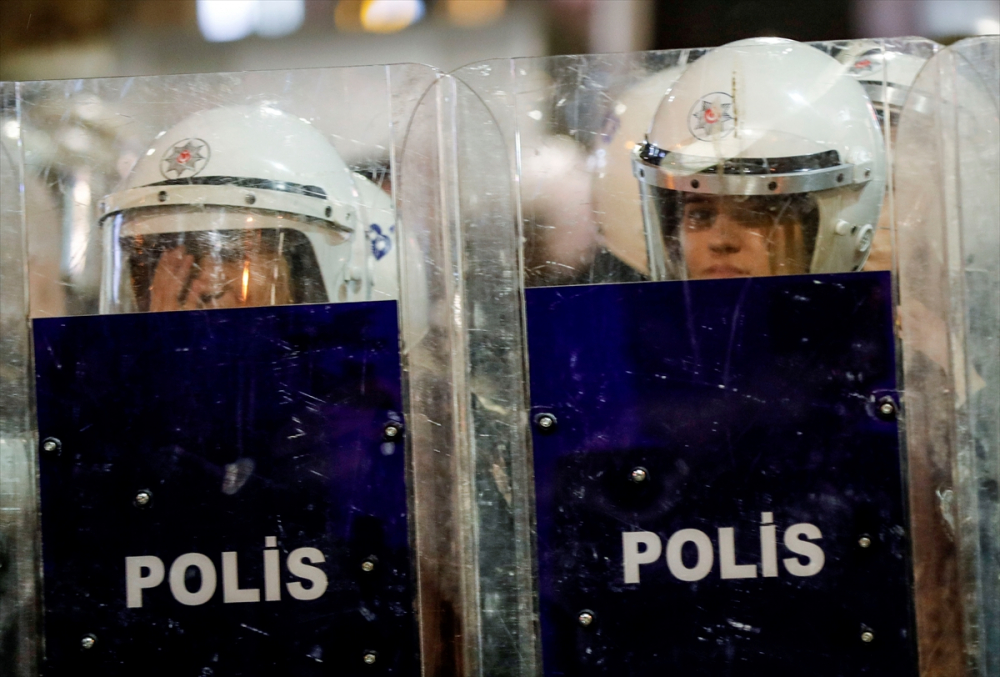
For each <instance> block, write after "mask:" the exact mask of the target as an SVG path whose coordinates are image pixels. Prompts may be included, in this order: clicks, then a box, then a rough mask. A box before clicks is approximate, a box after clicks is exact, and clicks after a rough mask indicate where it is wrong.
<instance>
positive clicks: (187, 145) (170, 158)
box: [160, 139, 211, 179]
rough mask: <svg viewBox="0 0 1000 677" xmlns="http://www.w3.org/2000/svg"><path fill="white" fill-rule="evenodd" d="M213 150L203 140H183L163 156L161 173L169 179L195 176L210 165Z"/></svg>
mask: <svg viewBox="0 0 1000 677" xmlns="http://www.w3.org/2000/svg"><path fill="white" fill-rule="evenodd" d="M209 157H211V150H210V149H209V147H208V144H207V143H206V142H205V141H203V140H201V139H183V140H181V141H178V142H177V143H175V144H174V145H173V146H171V147H170V149H169V150H168V151H167V152H166V153H164V154H163V159H162V160H160V173H161V174H163V176H165V177H167V178H168V179H186V178H189V177H192V176H195V175H196V174H198V173H199V172H201V170H203V169H204V168H205V167H206V166H207V165H208V159H209Z"/></svg>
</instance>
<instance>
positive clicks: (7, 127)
mask: <svg viewBox="0 0 1000 677" xmlns="http://www.w3.org/2000/svg"><path fill="white" fill-rule="evenodd" d="M3 134H4V136H6V137H7V138H8V139H16V138H17V137H19V136H21V123H20V122H18V121H17V120H10V121H8V122H5V123H4V125H3Z"/></svg>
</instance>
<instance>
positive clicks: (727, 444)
mask: <svg viewBox="0 0 1000 677" xmlns="http://www.w3.org/2000/svg"><path fill="white" fill-rule="evenodd" d="M891 298H892V297H891V286H890V278H889V274H888V273H857V274H847V275H826V276H798V277H783V278H781V277H779V278H756V279H739V280H717V281H701V282H688V283H683V282H667V283H643V284H628V285H607V286H603V285H602V286H585V287H572V288H568V287H563V288H536V289H529V290H527V313H528V343H529V349H530V363H531V397H532V406H533V414H534V416H535V435H534V459H535V478H536V479H535V482H536V493H537V509H538V551H539V574H540V595H541V613H542V632H543V635H542V652H543V656H544V663H545V674H546V675H580V674H608V675H611V674H617V675H620V674H635V675H648V674H656V671H664V670H669V671H671V674H674V672H675V671H676V674H699V675H704V674H727V675H728V674H732V675H761V674H767V675H789V676H790V675H803V674H810V675H830V676H833V675H848V674H852V675H853V674H871V675H893V676H899V675H913V674H915V671H916V663H915V653H914V642H913V633H912V630H911V628H912V620H911V619H912V611H911V600H910V594H909V580H908V570H909V565H908V562H909V547H908V540H907V532H906V526H905V525H906V522H905V510H904V499H903V495H904V494H903V490H902V481H901V474H900V466H901V463H900V450H899V444H898V439H897V424H896V420H895V418H896V416H895V415H896V410H897V406H898V405H897V400H896V399H895V398H896V394H895V388H896V385H895V369H896V367H895V358H894V338H893V325H892V312H891V307H892V306H891ZM545 414H549V415H550V416H548V417H546V416H545ZM664 674H666V673H664Z"/></svg>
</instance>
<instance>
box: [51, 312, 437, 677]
mask: <svg viewBox="0 0 1000 677" xmlns="http://www.w3.org/2000/svg"><path fill="white" fill-rule="evenodd" d="M396 312H397V311H396V303H395V302H392V301H382V302H373V303H355V304H346V305H304V306H287V307H279V308H273V307H271V308H267V307H262V308H250V309H240V310H216V311H207V312H204V311H202V312H186V313H177V312H173V313H145V314H137V315H117V316H90V317H71V318H57V319H42V320H36V321H35V323H34V343H35V347H36V364H37V394H38V425H39V439H40V440H41V443H40V452H39V453H40V454H41V490H42V503H41V505H42V514H43V518H42V521H43V524H42V535H43V562H44V586H45V587H44V592H45V631H46V645H45V648H46V663H45V665H46V674H82V673H84V672H87V673H88V674H90V673H91V671H95V670H96V671H99V672H100V674H104V675H112V674H136V672H137V671H138V672H140V673H141V674H148V675H161V674H162V675H181V674H189V675H237V674H238V675H278V674H287V675H292V674H294V675H319V674H333V673H335V674H338V675H354V674H376V673H377V674H395V675H415V674H417V670H418V666H417V659H416V653H417V650H416V622H415V619H414V615H413V601H412V596H413V593H412V581H411V574H410V560H409V549H408V540H407V498H406V486H405V476H406V465H405V460H404V445H403V442H402V430H403V421H402V416H401V412H402V403H401V396H400V366H399V365H400V358H399V347H398V328H397V320H396Z"/></svg>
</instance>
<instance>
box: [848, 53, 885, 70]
mask: <svg viewBox="0 0 1000 677" xmlns="http://www.w3.org/2000/svg"><path fill="white" fill-rule="evenodd" d="M873 57H874V58H873ZM876 60H881V52H880V50H879V49H878V48H876V49H869V50H868V51H867V52H865V53H864V54H862V55H861V56H859V57H858V58H857V59H855V60H854V63H853V64H852V65H851V68H850V72H851V73H853V74H855V75H857V74H858V73H870V72H872V71H873V70H875V64H876Z"/></svg>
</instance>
